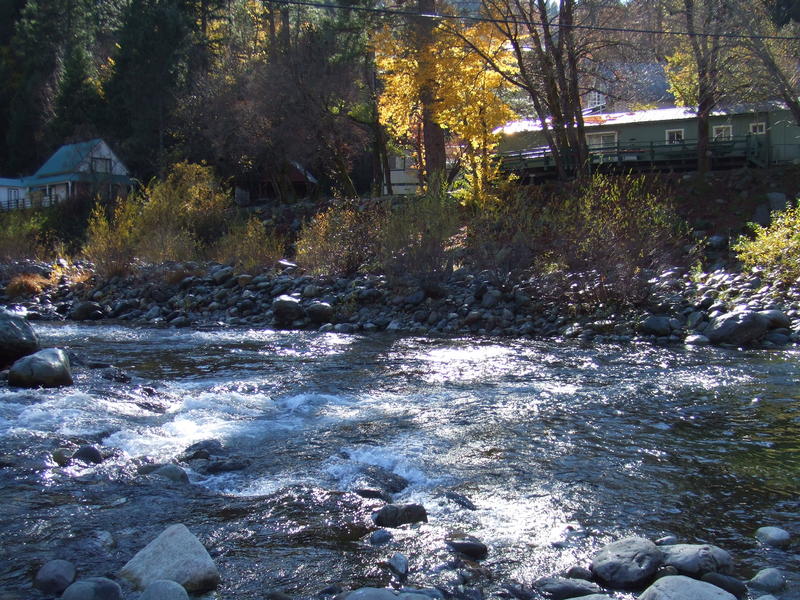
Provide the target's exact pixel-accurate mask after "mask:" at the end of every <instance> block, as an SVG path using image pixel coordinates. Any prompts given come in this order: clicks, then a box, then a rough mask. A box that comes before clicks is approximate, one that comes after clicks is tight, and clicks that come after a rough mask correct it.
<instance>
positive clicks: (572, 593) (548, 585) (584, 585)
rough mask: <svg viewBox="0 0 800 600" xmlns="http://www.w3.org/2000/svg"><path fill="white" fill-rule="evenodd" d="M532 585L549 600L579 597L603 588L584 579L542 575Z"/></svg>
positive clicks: (597, 591) (595, 592)
mask: <svg viewBox="0 0 800 600" xmlns="http://www.w3.org/2000/svg"><path fill="white" fill-rule="evenodd" d="M533 587H534V588H536V589H537V590H538V591H539V593H541V594H542V595H544V596H545V597H547V598H550V599H551V600H565V599H566V598H579V597H581V596H588V595H589V594H597V593H599V592H602V591H603V590H602V589H601V588H600V586H599V585H597V584H596V583H592V582H591V581H586V580H584V579H567V578H566V577H543V578H542V579H539V580H537V581H536V582H535V583H534V584H533Z"/></svg>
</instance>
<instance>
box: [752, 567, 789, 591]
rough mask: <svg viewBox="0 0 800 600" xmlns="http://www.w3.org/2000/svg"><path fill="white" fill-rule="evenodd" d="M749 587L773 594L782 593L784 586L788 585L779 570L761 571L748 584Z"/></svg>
mask: <svg viewBox="0 0 800 600" xmlns="http://www.w3.org/2000/svg"><path fill="white" fill-rule="evenodd" d="M748 585H749V586H750V587H752V588H756V589H758V590H762V591H764V592H768V593H770V594H772V593H773V592H779V591H781V590H782V589H783V586H785V585H786V580H785V579H784V578H783V574H782V573H781V572H780V571H779V570H778V569H761V570H760V571H759V572H758V573H756V575H755V577H753V578H752V579H751V580H750V581H749V582H748Z"/></svg>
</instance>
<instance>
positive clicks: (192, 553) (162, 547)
mask: <svg viewBox="0 0 800 600" xmlns="http://www.w3.org/2000/svg"><path fill="white" fill-rule="evenodd" d="M120 576H121V577H124V578H125V579H128V580H130V581H131V582H132V583H133V584H134V585H135V586H136V587H137V588H140V589H141V588H146V587H147V586H148V585H150V584H151V583H153V582H154V581H158V580H159V579H169V580H171V581H175V582H177V583H179V584H181V585H182V586H183V587H184V588H186V591H188V592H192V593H202V592H207V591H209V590H213V589H214V588H216V587H217V585H219V579H220V578H219V571H218V570H217V566H216V565H215V564H214V561H213V560H211V557H210V556H209V554H208V552H207V551H206V549H205V548H204V547H203V544H201V543H200V540H198V539H197V538H196V537H195V536H194V535H192V533H191V532H190V531H189V530H188V529H187V528H186V526H185V525H183V524H177V525H171V526H170V527H168V528H167V529H166V530H164V531H163V532H162V533H161V534H160V535H159V536H158V537H157V538H156V539H154V540H153V541H152V542H150V543H149V544H148V545H147V546H145V547H144V548H143V549H142V550H140V551H139V552H138V553H137V554H136V556H134V557H133V558H132V559H131V560H129V561H128V563H127V564H126V565H125V566H124V567H122V570H121V571H120Z"/></svg>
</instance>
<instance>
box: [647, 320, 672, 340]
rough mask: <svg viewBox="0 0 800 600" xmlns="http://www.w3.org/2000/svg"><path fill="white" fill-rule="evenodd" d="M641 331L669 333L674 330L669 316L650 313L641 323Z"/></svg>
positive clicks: (659, 333)
mask: <svg viewBox="0 0 800 600" xmlns="http://www.w3.org/2000/svg"><path fill="white" fill-rule="evenodd" d="M639 332H640V333H643V334H644V335H656V336H665V335H669V334H670V333H671V332H672V327H671V326H670V323H669V317H662V316H656V315H650V316H648V317H647V318H646V319H645V320H644V321H642V322H641V324H640V325H639Z"/></svg>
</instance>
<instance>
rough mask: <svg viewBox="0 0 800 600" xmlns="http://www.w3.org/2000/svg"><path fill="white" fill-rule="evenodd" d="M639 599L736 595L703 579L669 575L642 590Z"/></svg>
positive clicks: (727, 599) (706, 599) (728, 598)
mask: <svg viewBox="0 0 800 600" xmlns="http://www.w3.org/2000/svg"><path fill="white" fill-rule="evenodd" d="M639 600H736V596H734V595H733V594H731V593H729V592H726V591H725V590H723V589H721V588H718V587H717V586H715V585H711V584H710V583H706V582H705V581H697V580H696V579H692V578H690V577H684V576H683V575H670V576H669V577H662V578H661V579H659V580H658V581H656V582H655V583H654V584H653V585H651V586H650V587H649V588H647V589H646V590H645V591H644V592H642V595H641V596H639Z"/></svg>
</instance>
